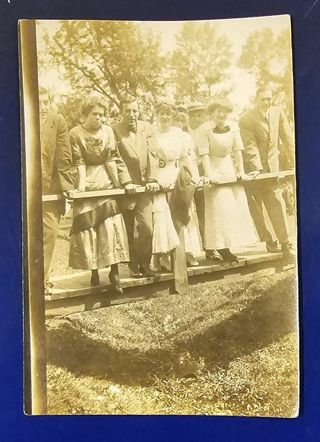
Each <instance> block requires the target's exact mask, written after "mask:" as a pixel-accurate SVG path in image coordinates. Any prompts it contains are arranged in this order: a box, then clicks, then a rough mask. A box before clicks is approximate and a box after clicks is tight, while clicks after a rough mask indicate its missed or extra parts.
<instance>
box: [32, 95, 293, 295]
mask: <svg viewBox="0 0 320 442" xmlns="http://www.w3.org/2000/svg"><path fill="white" fill-rule="evenodd" d="M39 97H40V129H41V166H42V193H43V194H57V193H58V194H59V193H60V194H61V193H63V194H64V196H65V197H66V198H70V197H71V195H72V192H74V191H79V192H84V191H85V192H90V191H97V190H109V189H117V188H124V189H125V194H124V195H119V196H117V197H113V196H109V195H108V196H105V197H101V196H99V197H90V198H76V199H74V200H73V222H72V227H71V232H70V254H69V266H70V267H72V268H74V269H88V270H91V283H92V285H98V284H99V269H102V268H105V267H110V272H109V280H110V283H111V285H112V287H113V289H114V291H116V292H118V293H121V292H122V289H121V284H120V278H119V269H118V265H119V263H128V266H129V268H130V272H131V276H132V277H134V278H140V277H142V276H152V275H154V273H157V272H161V271H169V270H171V265H172V264H171V260H170V257H171V255H172V251H174V250H175V249H176V247H178V246H179V244H180V241H181V239H182V238H183V243H184V248H185V253H186V262H187V265H189V266H197V265H199V262H198V261H197V257H199V256H200V255H201V253H203V251H204V252H205V254H206V258H207V259H210V260H220V261H225V262H236V261H237V260H238V257H237V256H236V255H235V254H234V249H235V248H237V247H239V246H245V245H249V244H253V243H255V242H257V241H258V240H260V242H265V243H266V248H267V250H268V251H269V252H271V253H272V252H279V251H281V250H282V252H284V254H286V255H287V256H291V254H292V251H291V249H292V245H291V243H290V240H289V234H288V226H287V215H286V206H285V201H284V198H283V194H282V188H281V187H280V185H279V183H278V181H277V180H276V179H274V180H272V179H268V180H258V179H256V178H257V176H258V175H259V174H261V173H265V172H279V171H280V170H281V169H287V168H292V167H293V165H294V141H293V134H292V130H291V127H290V125H289V123H288V121H287V119H286V117H285V115H284V113H283V111H282V110H281V109H280V108H279V107H275V106H272V105H271V101H272V92H271V91H270V90H269V89H268V88H261V89H259V90H258V91H257V94H256V100H255V107H254V109H252V110H249V111H247V112H245V113H244V114H243V115H242V116H241V118H240V120H239V124H237V125H234V124H231V123H230V122H229V121H228V117H229V114H230V113H231V112H232V110H233V106H232V103H231V102H230V101H229V100H228V99H226V98H219V97H217V98H215V99H213V100H212V102H211V103H210V104H209V106H208V107H206V106H204V105H203V104H202V103H193V104H191V105H190V106H188V107H186V108H185V107H183V106H174V105H172V104H171V103H170V102H168V101H165V100H162V101H159V102H158V103H156V104H155V121H154V123H153V124H150V123H148V122H146V121H142V120H140V119H139V105H138V101H137V99H136V98H135V97H132V96H130V97H125V98H124V99H123V100H122V101H121V108H120V115H121V121H120V122H119V123H118V124H116V125H115V126H113V127H111V126H109V125H107V124H105V121H106V119H105V115H106V103H105V101H104V100H103V99H102V98H100V97H97V96H88V97H86V98H85V99H84V102H83V105H82V109H81V115H82V123H81V124H79V125H77V126H75V127H73V128H72V129H71V130H70V132H69V131H68V128H67V124H66V122H65V120H64V118H63V117H62V116H61V115H59V114H57V113H54V112H52V111H51V110H50V98H49V95H48V91H47V90H45V89H42V88H41V89H40V95H39ZM74 171H76V173H74ZM141 186H144V187H145V191H143V192H139V191H138V190H139V188H140V187H141ZM64 203H65V202H64V201H63V200H60V201H51V202H45V203H44V205H43V239H44V275H45V279H46V284H47V289H50V283H49V282H48V281H47V280H48V273H49V268H50V262H51V259H52V255H53V251H54V246H55V242H56V238H57V234H58V229H59V221H60V218H61V216H62V215H63V213H64V207H65V204H64ZM263 206H264V207H265V209H266V211H267V213H268V215H269V218H270V220H271V223H272V226H273V230H274V232H275V234H276V238H274V237H273V236H272V233H271V232H270V231H269V229H268V227H267V223H266V219H265V212H264V208H263Z"/></svg>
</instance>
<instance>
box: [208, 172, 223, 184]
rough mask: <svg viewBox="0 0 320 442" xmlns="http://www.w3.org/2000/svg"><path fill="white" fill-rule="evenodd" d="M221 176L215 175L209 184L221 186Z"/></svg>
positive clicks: (211, 177)
mask: <svg viewBox="0 0 320 442" xmlns="http://www.w3.org/2000/svg"><path fill="white" fill-rule="evenodd" d="M220 181H221V180H220V176H219V175H218V174H217V173H213V174H212V175H211V176H210V178H209V184H219V183H220Z"/></svg>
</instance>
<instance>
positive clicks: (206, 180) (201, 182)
mask: <svg viewBox="0 0 320 442" xmlns="http://www.w3.org/2000/svg"><path fill="white" fill-rule="evenodd" d="M209 183H210V180H209V178H208V177H206V176H201V177H200V178H199V180H198V182H197V184H196V186H197V187H196V190H202V189H203V188H204V187H205V186H208V185H209Z"/></svg>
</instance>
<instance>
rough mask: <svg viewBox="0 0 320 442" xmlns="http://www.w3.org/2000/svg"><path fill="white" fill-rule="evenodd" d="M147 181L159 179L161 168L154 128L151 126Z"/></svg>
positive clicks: (149, 128)
mask: <svg viewBox="0 0 320 442" xmlns="http://www.w3.org/2000/svg"><path fill="white" fill-rule="evenodd" d="M146 136H147V175H146V178H147V182H152V181H155V182H156V181H157V178H158V170H159V158H158V155H157V141H156V138H155V134H154V130H153V128H152V127H151V126H150V127H148V133H147V135H146Z"/></svg>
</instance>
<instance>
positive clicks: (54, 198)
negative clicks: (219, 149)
mask: <svg viewBox="0 0 320 442" xmlns="http://www.w3.org/2000/svg"><path fill="white" fill-rule="evenodd" d="M294 174H295V172H294V170H284V171H281V172H269V173H261V174H260V175H258V176H257V177H255V178H254V179H253V180H252V181H254V180H265V179H274V178H279V179H283V178H286V177H288V176H293V175H294ZM237 182H239V181H237V180H231V181H230V180H228V179H226V180H222V181H221V182H220V183H218V184H214V186H219V185H225V184H235V183H237ZM240 182H243V181H240ZM173 188H174V186H171V188H170V189H168V191H170V190H173ZM143 192H146V188H145V187H144V186H140V187H138V188H137V189H136V193H143ZM161 192H163V190H161ZM124 194H126V191H125V189H109V190H97V191H91V192H77V191H76V190H75V191H73V192H71V194H70V198H71V199H83V198H98V197H106V196H119V195H124ZM133 195H134V194H133ZM61 199H64V196H63V195H43V196H42V201H43V202H48V201H58V200H61Z"/></svg>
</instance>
